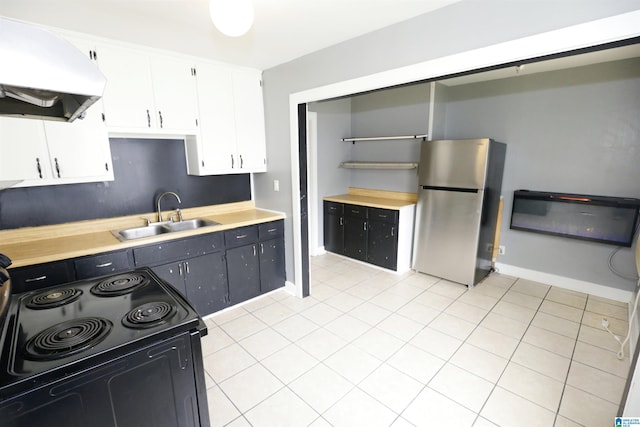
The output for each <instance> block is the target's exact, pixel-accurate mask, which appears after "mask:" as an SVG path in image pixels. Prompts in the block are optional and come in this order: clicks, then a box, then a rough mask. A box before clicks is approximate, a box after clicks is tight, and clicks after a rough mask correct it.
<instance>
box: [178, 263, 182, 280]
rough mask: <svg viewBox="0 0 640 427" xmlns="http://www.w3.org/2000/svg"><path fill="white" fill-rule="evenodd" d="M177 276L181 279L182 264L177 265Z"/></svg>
mask: <svg viewBox="0 0 640 427" xmlns="http://www.w3.org/2000/svg"><path fill="white" fill-rule="evenodd" d="M178 274H179V275H180V277H182V263H179V264H178Z"/></svg>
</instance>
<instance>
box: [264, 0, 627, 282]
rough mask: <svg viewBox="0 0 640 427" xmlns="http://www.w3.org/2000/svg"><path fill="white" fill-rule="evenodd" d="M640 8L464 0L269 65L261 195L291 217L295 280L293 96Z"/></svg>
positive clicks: (622, 3) (589, 0)
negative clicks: (276, 184) (276, 183)
mask: <svg viewBox="0 0 640 427" xmlns="http://www.w3.org/2000/svg"><path fill="white" fill-rule="evenodd" d="M637 8H638V3H637V0H618V1H601V0H584V1H580V2H574V1H567V2H559V1H556V0H546V1H544V0H521V1H517V2H505V1H499V0H487V1H482V2H480V1H474V0H464V1H462V2H460V3H456V4H453V5H451V6H448V7H446V8H443V9H439V10H437V11H434V12H432V13H428V14H425V15H422V16H419V17H416V18H414V19H411V20H408V21H405V22H402V23H399V24H396V25H393V26H390V27H387V28H384V29H382V30H379V31H376V32H373V33H369V34H365V35H363V36H361V37H358V38H355V39H352V40H349V41H347V42H344V43H341V44H338V45H336V46H332V47H329V48H327V49H323V50H321V51H318V52H315V53H313V54H310V55H307V56H304V57H302V58H299V59H297V60H295V61H291V62H289V63H286V64H283V65H280V66H277V67H274V68H272V69H269V70H266V71H265V72H264V75H263V81H264V96H265V119H266V132H267V157H268V159H269V164H268V170H269V171H268V172H267V173H265V174H258V175H256V176H255V180H254V184H255V198H256V203H257V204H258V205H259V206H261V207H264V208H270V209H276V210H281V211H284V212H285V213H286V214H287V215H288V218H287V220H286V229H285V239H286V248H287V252H286V256H287V277H288V278H289V280H293V277H294V270H293V230H292V226H293V223H292V220H291V216H292V215H293V205H292V199H291V189H292V182H291V170H290V165H291V149H290V127H289V95H290V94H292V93H296V92H300V91H302V90H306V89H311V88H314V87H318V86H322V85H327V84H330V83H335V82H340V81H344V80H347V79H350V78H355V77H360V76H365V75H370V74H373V73H375V72H379V71H384V70H389V69H394V68H398V67H401V66H404V65H409V64H415V63H418V62H422V61H427V60H429V59H434V58H438V57H442V56H446V55H450V54H453V53H457V52H463V51H466V50H471V49H475V48H479V47H482V46H489V45H492V44H496V43H500V42H504V41H508V40H513V39H517V38H521V37H524V36H528V35H533V34H538V33H543V32H546V31H550V30H554V29H558V28H563V27H567V26H571V25H575V24H579V23H582V22H588V21H592V20H595V19H599V18H604V17H609V16H613V15H617V14H620V13H624V12H628V11H632V10H636V9H637ZM274 179H279V180H280V183H281V185H280V191H279V192H274V191H273V185H272V182H273V180H274ZM295 185H298V183H295Z"/></svg>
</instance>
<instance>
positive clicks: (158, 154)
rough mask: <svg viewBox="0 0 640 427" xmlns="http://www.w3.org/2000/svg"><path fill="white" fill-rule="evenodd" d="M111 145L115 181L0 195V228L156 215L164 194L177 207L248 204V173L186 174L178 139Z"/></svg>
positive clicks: (113, 142) (168, 203)
mask: <svg viewBox="0 0 640 427" xmlns="http://www.w3.org/2000/svg"><path fill="white" fill-rule="evenodd" d="M110 143H111V156H112V158H113V170H114V175H115V181H110V182H95V183H88V184H68V185H54V186H45V187H30V188H8V189H5V190H0V229H12V228H19V227H27V226H38V225H50V224H60V223H65V222H71V221H82V220H88V219H97V218H111V217H118V216H124V215H134V214H143V213H149V212H154V211H155V210H156V207H155V200H156V197H157V196H158V195H159V194H161V193H162V192H164V191H174V192H176V193H178V194H179V195H180V198H181V199H182V204H181V205H180V207H181V208H191V207H195V206H205V205H215V204H220V203H231V202H239V201H244V200H251V180H250V175H249V174H241V175H216V176H204V177H200V176H190V175H187V167H186V161H185V150H184V141H182V140H164V139H159V140H155V139H154V140H152V139H128V138H111V139H110ZM176 207H178V204H177V202H176V201H175V199H174V198H172V197H165V198H164V199H163V202H162V208H163V211H165V210H168V209H175V208H176ZM154 220H155V218H154Z"/></svg>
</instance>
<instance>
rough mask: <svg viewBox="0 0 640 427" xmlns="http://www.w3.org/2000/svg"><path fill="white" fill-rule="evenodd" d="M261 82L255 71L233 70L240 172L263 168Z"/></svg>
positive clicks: (265, 168) (261, 170) (264, 163)
mask: <svg viewBox="0 0 640 427" xmlns="http://www.w3.org/2000/svg"><path fill="white" fill-rule="evenodd" d="M261 81H262V74H261V73H260V71H258V70H235V71H234V72H233V98H234V111H235V119H236V142H237V150H238V157H239V160H240V165H239V166H240V169H241V170H240V172H244V171H246V172H265V171H266V170H267V161H266V160H267V156H266V146H265V129H264V106H263V103H262V84H261Z"/></svg>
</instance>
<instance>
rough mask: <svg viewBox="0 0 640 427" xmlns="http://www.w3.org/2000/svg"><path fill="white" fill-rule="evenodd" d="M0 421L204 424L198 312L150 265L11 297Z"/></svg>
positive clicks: (18, 425)
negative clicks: (148, 267) (155, 272)
mask: <svg viewBox="0 0 640 427" xmlns="http://www.w3.org/2000/svg"><path fill="white" fill-rule="evenodd" d="M4 320H5V321H4V327H3V330H2V336H1V337H0V339H1V340H2V341H1V344H2V347H1V351H2V353H1V354H0V426H2V427H4V426H11V427H22V426H39V425H43V426H44V425H46V426H65V427H69V426H87V425H92V426H105V427H107V426H154V427H157V426H167V427H169V426H171V427H175V426H208V425H209V416H208V409H207V401H206V386H205V382H204V369H203V365H202V351H201V343H200V337H201V336H204V335H206V327H205V325H204V322H203V321H202V319H201V318H200V316H199V315H198V313H197V312H196V311H195V310H194V309H193V308H192V307H191V305H190V304H189V303H188V302H187V301H186V300H185V299H184V298H183V297H182V296H181V295H180V294H179V293H178V292H176V291H175V290H174V289H173V288H172V287H171V286H170V285H168V284H167V283H166V282H163V281H162V280H161V279H160V278H159V277H158V276H156V275H155V274H154V273H153V272H152V271H151V270H150V269H147V268H141V269H137V270H133V271H130V272H127V273H122V274H117V275H113V276H108V277H102V278H96V279H90V280H81V281H76V282H72V283H68V284H65V285H62V286H56V287H53V288H47V289H41V290H37V291H32V292H25V293H22V294H17V295H14V296H13V298H12V301H11V304H10V305H9V309H8V311H7V314H6V317H5V319H4Z"/></svg>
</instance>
